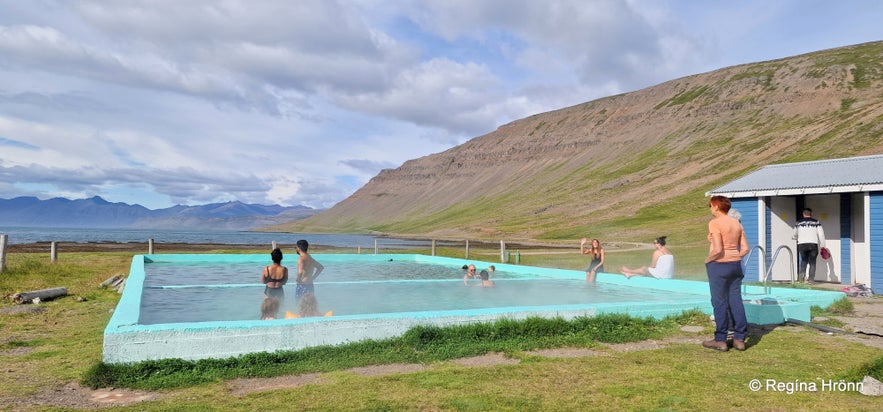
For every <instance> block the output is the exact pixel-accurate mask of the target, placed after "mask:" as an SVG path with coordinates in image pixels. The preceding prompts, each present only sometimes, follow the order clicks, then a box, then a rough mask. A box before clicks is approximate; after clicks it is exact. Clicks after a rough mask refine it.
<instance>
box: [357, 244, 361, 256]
mask: <svg viewBox="0 0 883 412" xmlns="http://www.w3.org/2000/svg"><path fill="white" fill-rule="evenodd" d="M356 253H358V254H360V255H361V254H362V247H361V246H359V247H358V248H356Z"/></svg>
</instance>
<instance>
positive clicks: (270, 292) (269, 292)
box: [264, 266, 285, 300]
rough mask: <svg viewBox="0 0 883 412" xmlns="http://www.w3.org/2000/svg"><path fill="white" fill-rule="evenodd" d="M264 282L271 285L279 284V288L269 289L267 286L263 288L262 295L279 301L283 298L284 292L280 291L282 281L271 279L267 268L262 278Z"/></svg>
mask: <svg viewBox="0 0 883 412" xmlns="http://www.w3.org/2000/svg"><path fill="white" fill-rule="evenodd" d="M283 279H284V277H283ZM264 280H265V281H266V283H271V282H272V283H278V284H279V287H276V288H271V287H270V286H269V285H267V286H266V287H265V288H264V295H266V296H267V297H268V298H276V299H280V300H281V299H284V298H285V290H284V289H282V279H273V278H271V277H270V267H269V266H267V274H266V275H265V276H264Z"/></svg>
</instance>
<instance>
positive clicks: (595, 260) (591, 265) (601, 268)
mask: <svg viewBox="0 0 883 412" xmlns="http://www.w3.org/2000/svg"><path fill="white" fill-rule="evenodd" d="M592 256H595V255H592ZM599 263H601V256H600V255H598V256H597V257H595V258H593V259H592V263H589V267H588V268H587V269H586V272H591V271H592V268H594V267H595V265H597V264H599ZM595 272H597V273H603V272H604V265H601V266H598V269H595Z"/></svg>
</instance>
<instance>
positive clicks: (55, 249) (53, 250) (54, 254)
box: [49, 241, 58, 263]
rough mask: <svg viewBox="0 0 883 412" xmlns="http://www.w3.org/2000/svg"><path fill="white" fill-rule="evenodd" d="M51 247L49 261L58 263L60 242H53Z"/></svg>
mask: <svg viewBox="0 0 883 412" xmlns="http://www.w3.org/2000/svg"><path fill="white" fill-rule="evenodd" d="M49 245H50V246H49V261H50V262H52V263H55V262H58V242H55V241H52V243H50V244H49Z"/></svg>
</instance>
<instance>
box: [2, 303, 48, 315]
mask: <svg viewBox="0 0 883 412" xmlns="http://www.w3.org/2000/svg"><path fill="white" fill-rule="evenodd" d="M45 311H46V308H44V307H42V306H33V305H27V306H10V307H8V308H0V315H21V314H23V313H43V312H45Z"/></svg>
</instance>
